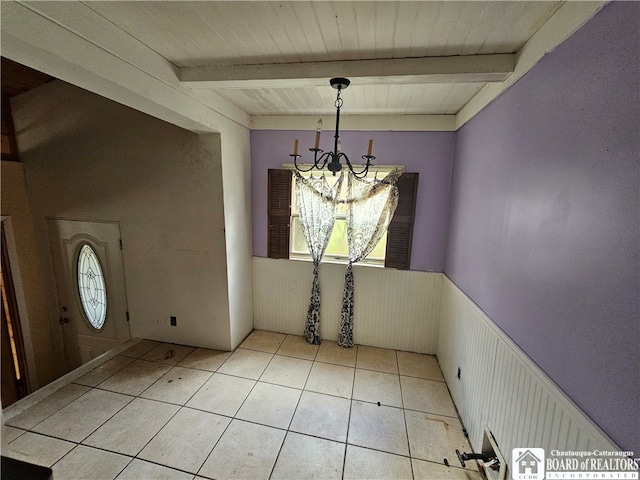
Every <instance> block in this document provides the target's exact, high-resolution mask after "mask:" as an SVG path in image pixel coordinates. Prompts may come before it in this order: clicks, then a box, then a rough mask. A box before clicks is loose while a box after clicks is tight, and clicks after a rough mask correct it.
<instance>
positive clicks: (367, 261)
mask: <svg viewBox="0 0 640 480" xmlns="http://www.w3.org/2000/svg"><path fill="white" fill-rule="evenodd" d="M310 166H311V165H300V167H301V168H303V169H307V168H309V167H310ZM283 168H288V169H294V168H295V167H294V166H293V165H291V164H289V165H283ZM344 168H347V167H344ZM396 168H403V167H402V166H399V165H380V166H377V165H376V166H375V167H374V168H372V169H371V170H370V172H369V174H368V175H367V177H365V178H375V177H376V176H377V178H379V179H381V178H384V177H385V176H386V175H387V174H388V173H390V172H391V171H393V170H394V169H396ZM319 173H325V174H326V175H327V177H330V176H332V175H333V174H332V173H331V172H326V171H321V172H320V171H318V170H313V171H312V172H301V174H302V176H304V177H309V176H311V174H313V175H314V176H317V175H318V174H319ZM345 182H346V179H345ZM342 188H343V189H344V188H346V187H345V185H344V183H343V185H342ZM343 191H344V190H343ZM299 218H300V216H299V214H298V209H297V207H296V177H295V175H292V177H291V221H290V224H289V225H290V227H289V259H291V260H300V261H306V262H312V261H313V258H311V254H310V253H309V251H308V249H306V250H307V251H306V252H301V251H300V250H297V251H296V250H294V248H295V244H296V235H297V234H298V232H297V229H296V223H297V222H299ZM336 220H344V221H345V226H346V213H338V214H336ZM300 234H302V232H300ZM386 238H387V232H385V234H384V237H383V239H384V241H386ZM381 241H383V240H381ZM305 246H306V242H305ZM385 256H386V255H382V256H379V257H372V256H371V255H368V256H367V257H365V258H363V259H362V260H361V261H359V262H357V265H366V266H370V267H378V268H384V263H385ZM322 263H335V264H341V265H347V264H348V263H349V257H348V255H347V254H334V253H332V254H328V253H326V252H325V254H324V256H323V257H322Z"/></svg>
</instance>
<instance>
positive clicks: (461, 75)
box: [178, 54, 516, 88]
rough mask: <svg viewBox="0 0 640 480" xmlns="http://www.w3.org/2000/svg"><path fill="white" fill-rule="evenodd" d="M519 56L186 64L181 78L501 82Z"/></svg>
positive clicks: (224, 83) (246, 83) (214, 81)
mask: <svg viewBox="0 0 640 480" xmlns="http://www.w3.org/2000/svg"><path fill="white" fill-rule="evenodd" d="M515 58H516V56H515V55H514V54H496V55H466V56H454V57H420V58H387V59H379V60H348V61H336V62H302V63H280V64H260V65H230V66H216V67H183V68H179V69H178V78H179V79H180V82H181V83H182V84H183V85H188V86H189V87H191V88H277V87H286V88H291V87H304V86H324V85H326V84H327V83H328V80H329V79H330V78H332V77H347V78H349V79H350V80H352V82H354V83H357V84H358V85H377V84H390V83H392V84H424V83H477V82H480V83H486V82H501V81H503V80H504V79H505V78H507V77H508V76H509V75H511V74H512V73H513V69H514V67H515Z"/></svg>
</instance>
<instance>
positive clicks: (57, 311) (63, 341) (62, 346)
mask: <svg viewBox="0 0 640 480" xmlns="http://www.w3.org/2000/svg"><path fill="white" fill-rule="evenodd" d="M50 221H55V222H59V221H62V222H78V223H93V224H102V225H116V226H117V227H118V232H119V234H120V242H121V237H122V229H121V228H120V222H119V221H105V220H87V219H76V218H64V217H55V216H46V217H45V230H46V233H47V235H46V239H47V247H46V248H47V253H48V255H49V258H48V262H49V268H50V270H49V272H50V280H49V281H50V282H51V288H52V290H51V295H52V296H51V299H50V301H51V306H50V309H51V310H50V321H51V323H52V329H54V330H55V332H56V335H57V338H58V341H59V347H58V348H57V349H56V354H58V355H61V359H62V363H63V370H62V372H61V373H62V374H63V375H64V374H65V373H68V372H70V371H72V370H73V368H71V367H70V364H69V362H70V359H69V358H68V351H67V348H68V345H67V336H66V335H65V332H64V331H63V328H64V326H63V325H61V324H60V322H59V319H60V316H61V308H62V305H61V304H60V298H59V295H58V289H59V286H58V279H57V276H56V271H55V268H56V266H55V262H54V258H53V256H54V252H53V250H52V249H53V248H54V247H53V244H52V237H51V232H50V230H49V223H50ZM90 245H91V246H92V248H95V247H94V246H93V244H92V242H90ZM120 250H121V256H120V257H121V258H120V260H121V262H122V276H123V285H122V289H123V294H124V303H125V306H126V310H127V314H128V306H129V298H128V295H127V282H126V272H125V268H124V252H122V243H120ZM61 260H64V259H63V258H61ZM63 268H66V267H63ZM102 268H103V269H104V268H108V266H107V265H102ZM61 274H64V273H63V272H61ZM68 293H69V295H71V296H73V301H78V302H79V298H75V295H76V294H77V292H75V290H74V289H73V288H72V291H71V292H68ZM70 300H71V297H70ZM127 318H128V317H127ZM81 321H83V322H84V321H85V319H82V320H81ZM127 329H128V337H129V339H131V325H130V324H129V323H128V320H127ZM116 331H117V328H116Z"/></svg>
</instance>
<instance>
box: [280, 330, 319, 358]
mask: <svg viewBox="0 0 640 480" xmlns="http://www.w3.org/2000/svg"><path fill="white" fill-rule="evenodd" d="M277 353H278V355H285V356H287V357H296V358H304V359H305V360H313V359H315V358H316V354H317V353H318V345H311V344H310V343H309V342H307V340H306V339H305V338H304V337H299V336H297V335H287V338H285V339H284V342H282V345H280V348H279V349H278V352H277Z"/></svg>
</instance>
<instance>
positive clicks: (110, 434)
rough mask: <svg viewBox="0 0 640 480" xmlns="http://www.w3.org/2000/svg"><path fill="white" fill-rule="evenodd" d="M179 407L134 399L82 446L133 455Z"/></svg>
mask: <svg viewBox="0 0 640 480" xmlns="http://www.w3.org/2000/svg"><path fill="white" fill-rule="evenodd" d="M179 408H180V407H179V406H178V405H171V404H169V403H163V402H155V401H153V400H145V399H144V398H136V399H134V400H133V401H132V402H131V403H129V404H128V405H127V406H126V407H124V408H123V409H122V410H120V411H119V412H118V413H116V414H115V415H114V416H113V417H111V418H110V419H109V420H108V421H107V422H106V423H104V424H103V425H102V426H101V427H100V428H98V430H96V431H95V432H93V433H92V434H91V435H90V436H89V437H88V438H87V439H86V440H84V441H83V442H82V443H83V444H85V445H89V446H91V447H98V448H104V449H106V450H111V451H112V452H117V453H122V454H124V455H131V456H135V455H136V454H137V453H138V452H139V451H140V450H142V449H143V448H144V446H145V445H146V444H147V443H148V442H149V440H151V439H152V438H153V436H154V435H155V434H156V433H158V432H159V431H160V429H161V428H162V427H163V426H164V425H165V424H166V423H167V422H168V421H169V420H170V419H171V417H173V416H174V415H175V413H176V412H177V411H178V409H179Z"/></svg>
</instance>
